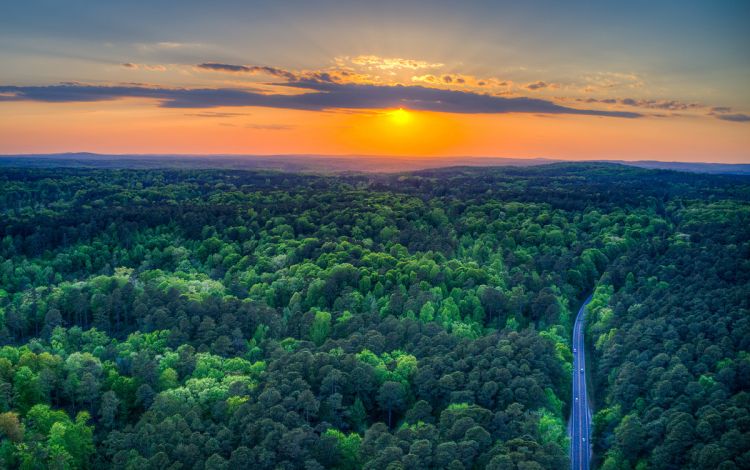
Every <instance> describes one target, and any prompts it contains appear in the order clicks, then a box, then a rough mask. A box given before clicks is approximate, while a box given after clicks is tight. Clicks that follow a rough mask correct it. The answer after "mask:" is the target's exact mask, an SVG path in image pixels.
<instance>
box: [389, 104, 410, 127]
mask: <svg viewBox="0 0 750 470" xmlns="http://www.w3.org/2000/svg"><path fill="white" fill-rule="evenodd" d="M388 116H389V117H390V118H391V122H393V123H394V124H398V125H399V126H403V125H405V124H409V123H410V122H411V120H412V115H411V113H410V112H409V111H407V110H405V109H404V108H398V109H396V110H393V111H391V112H389V113H388Z"/></svg>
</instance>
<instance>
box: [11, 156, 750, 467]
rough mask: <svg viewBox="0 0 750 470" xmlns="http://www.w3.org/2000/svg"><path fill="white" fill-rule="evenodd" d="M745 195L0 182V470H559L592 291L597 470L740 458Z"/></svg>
mask: <svg viewBox="0 0 750 470" xmlns="http://www.w3.org/2000/svg"><path fill="white" fill-rule="evenodd" d="M748 188H749V186H748V184H747V180H745V179H742V178H740V177H720V176H712V177H708V176H699V175H688V174H681V173H671V172H653V171H646V170H638V169H633V168H624V167H618V166H615V165H550V166H546V167H538V168H526V169H518V168H516V169H511V168H507V169H493V170H487V169H445V170H430V171H423V172H419V173H414V174H409V175H369V176H362V175H350V176H314V175H302V174H290V173H273V172H245V171H217V170H158V171H157V170H151V171H137V170H76V169H64V170H62V169H58V170H49V169H36V170H31V169H6V170H3V171H2V173H0V210H1V211H2V212H0V222H1V223H0V320H1V321H0V342H1V343H0V344H4V345H5V346H3V347H2V348H0V435H1V436H2V437H3V440H2V443H1V444H0V464H2V466H5V467H9V468H16V467H19V468H30V469H31V468H102V467H112V468H160V469H165V468H170V469H172V468H174V469H178V468H180V469H204V468H205V469H221V468H230V467H232V468H310V469H313V468H340V469H353V468H362V467H364V468H456V469H459V468H465V469H468V468H519V469H521V468H522V469H527V468H563V467H565V466H566V465H567V452H568V450H567V446H568V443H567V438H566V432H565V419H566V416H567V414H568V410H569V404H570V403H569V402H570V397H569V395H570V392H569V389H570V372H571V359H572V355H571V351H570V347H569V340H570V333H569V331H570V326H571V322H572V319H571V313H570V312H571V310H573V309H575V308H577V305H578V303H579V302H580V299H581V298H583V297H585V296H586V295H588V293H590V291H591V290H593V289H594V286H598V287H597V291H596V295H595V299H594V301H593V302H592V306H593V308H592V315H591V319H590V320H591V323H590V325H589V330H590V336H593V338H594V340H595V355H596V358H595V359H596V372H597V375H596V382H597V383H596V386H597V392H598V396H599V397H600V399H601V400H602V401H603V403H602V404H601V407H600V408H601V411H600V412H599V414H597V420H596V424H597V437H598V438H597V440H596V441H595V442H596V444H597V446H598V447H597V452H598V453H600V454H601V455H603V456H604V458H605V462H604V464H605V465H610V466H619V467H617V468H628V466H635V465H651V466H654V467H657V468H678V467H679V466H691V465H692V466H693V467H694V468H699V467H701V466H702V464H703V463H704V462H714V465H719V464H721V465H724V466H726V468H734V467H731V466H729V465H732V462H734V463H733V464H734V465H735V466H736V467H742V466H743V465H745V464H746V462H747V461H746V460H742V459H743V458H746V455H745V456H743V453H747V452H748V450H749V449H750V445H748V431H749V429H748V421H749V419H750V418H748V415H747V413H748V399H747V393H746V392H744V390H746V389H747V388H748V376H749V375H750V374H749V373H748V355H747V351H748V347H747V341H748V340H747V339H746V337H747V333H748V325H747V321H748V320H747V313H748V312H747V308H748V306H747V299H748V297H749V296H748V295H747V294H748V292H747V284H748V261H747V260H748V234H747V231H748V229H747V227H748V206H747V201H748V197H750V191H749V189H748ZM706 270H711V273H706ZM644 341H650V343H649V345H644V343H643V342H644ZM633 351H635V352H633ZM706 357H709V358H710V359H706ZM628 374H629V375H628ZM621 376H624V378H622V377H621ZM633 380H635V381H636V382H635V383H631V382H632V381H633ZM665 383H666V385H665ZM675 384H676V385H675ZM693 384H695V385H693ZM670 387H672V388H670ZM696 387H698V388H696ZM682 390H684V391H685V392H684V393H682ZM691 420H692V421H691ZM701 422H704V423H705V424H704V425H701ZM685 425H688V426H692V428H691V429H692V431H693V432H691V433H687V434H686V433H683V431H684V429H683V428H684V427H685ZM631 428H637V430H635V431H632V429H631ZM675 429H676V430H675ZM631 431H632V432H631ZM632 433H635V434H632ZM634 436H635V437H634ZM636 437H637V439H636ZM634 441H637V445H636V444H633V442H634ZM675 441H679V442H678V443H675ZM633 446H635V447H633ZM677 449H679V450H677ZM674 452H678V453H679V454H680V455H674ZM716 455H721V456H722V459H721V460H719V459H718V457H716ZM679 459H683V460H679Z"/></svg>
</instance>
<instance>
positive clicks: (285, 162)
mask: <svg viewBox="0 0 750 470" xmlns="http://www.w3.org/2000/svg"><path fill="white" fill-rule="evenodd" d="M563 161H566V160H560V159H548V158H500V157H468V156H467V157H462V156H457V157H413V156H411V157H409V156H403V157H401V156H398V157H390V156H389V157H383V156H371V155H342V156H338V155H105V154H96V153H86V152H81V153H57V154H27V155H0V168H3V167H24V168H55V167H62V168H131V169H153V168H217V169H268V170H280V171H303V172H314V173H340V172H377V173H394V172H406V171H416V170H425V169H431V168H444V167H454V166H520V167H526V166H535V165H544V164H549V163H559V162H563ZM600 161H605V162H608V163H619V164H623V165H630V166H636V167H640V168H649V169H660V170H675V171H684V172H691V173H711V174H734V175H750V164H730V163H689V162H660V161H632V162H631V161H623V160H600Z"/></svg>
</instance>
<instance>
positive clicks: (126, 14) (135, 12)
mask: <svg viewBox="0 0 750 470" xmlns="http://www.w3.org/2000/svg"><path fill="white" fill-rule="evenodd" d="M749 21H750V2H748V1H730V0H726V1H717V2H712V1H685V0H682V1H660V2H654V1H642V2H641V1H628V2H593V1H592V2H573V3H570V2H558V1H537V2H533V1H532V2H518V1H514V2H501V1H495V2H456V1H451V2H441V1H430V2H409V1H398V2H390V1H382V0H380V1H377V2H319V1H317V2H312V1H307V2H302V1H300V2H297V1H269V2H248V1H239V0H227V1H214V2H205V1H196V0H180V1H177V0H175V1H157V0H149V1H141V0H131V1H127V2H125V1H93V0H90V1H83V0H68V1H59V0H45V1H43V0H29V1H24V2H5V3H4V4H3V7H2V11H1V13H0V64H2V65H0V153H3V154H15V153H51V152H77V151H89V152H99V153H139V154H142V153H159V154H163V153H169V154H229V153H231V154H354V155H364V154H367V155H420V156H439V155H443V156H446V155H454V156H456V155H472V156H504V157H550V158H565V159H599V158H606V159H611V158H614V159H626V160H643V159H654V160H681V161H710V162H740V163H750V27H748V24H749V23H748V22H749Z"/></svg>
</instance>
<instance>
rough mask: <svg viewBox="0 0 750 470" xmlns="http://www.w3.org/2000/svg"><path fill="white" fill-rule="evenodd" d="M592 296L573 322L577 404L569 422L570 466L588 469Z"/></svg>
mask: <svg viewBox="0 0 750 470" xmlns="http://www.w3.org/2000/svg"><path fill="white" fill-rule="evenodd" d="M590 301H591V296H589V298H587V299H586V301H585V302H583V305H581V308H580V309H579V310H578V315H577V316H576V322H575V324H574V325H573V400H572V403H573V405H572V406H571V412H570V423H568V435H569V436H570V468H571V469H573V470H588V468H589V463H590V461H591V439H590V438H591V406H589V397H588V394H587V393H586V353H585V350H584V343H583V319H584V317H585V316H586V305H588V303H589V302H590Z"/></svg>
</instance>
